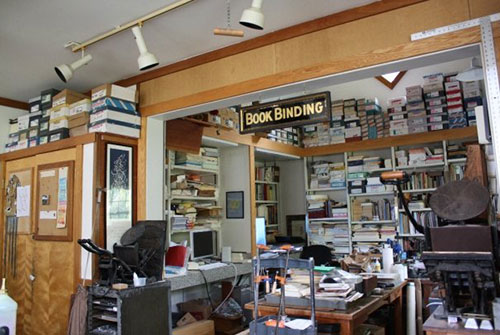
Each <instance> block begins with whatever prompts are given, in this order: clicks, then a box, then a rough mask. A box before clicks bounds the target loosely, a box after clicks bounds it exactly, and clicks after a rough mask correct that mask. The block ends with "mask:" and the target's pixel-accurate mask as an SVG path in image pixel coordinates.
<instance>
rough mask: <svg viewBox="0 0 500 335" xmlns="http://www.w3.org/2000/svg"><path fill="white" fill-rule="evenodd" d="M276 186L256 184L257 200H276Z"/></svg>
mask: <svg viewBox="0 0 500 335" xmlns="http://www.w3.org/2000/svg"><path fill="white" fill-rule="evenodd" d="M277 188H278V185H275V184H256V185H255V194H256V200H257V201H276V200H277Z"/></svg>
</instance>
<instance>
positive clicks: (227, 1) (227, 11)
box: [226, 0, 231, 29]
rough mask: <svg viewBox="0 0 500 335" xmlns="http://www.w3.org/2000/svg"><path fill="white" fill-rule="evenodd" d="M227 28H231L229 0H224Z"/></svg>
mask: <svg viewBox="0 0 500 335" xmlns="http://www.w3.org/2000/svg"><path fill="white" fill-rule="evenodd" d="M226 15H227V29H231V0H226Z"/></svg>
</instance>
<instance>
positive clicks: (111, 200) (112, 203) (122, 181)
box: [106, 144, 133, 250]
mask: <svg viewBox="0 0 500 335" xmlns="http://www.w3.org/2000/svg"><path fill="white" fill-rule="evenodd" d="M106 157H107V159H106V248H107V249H108V250H112V248H113V244H114V243H116V242H118V241H119V240H120V238H121V236H122V235H123V233H124V232H125V231H126V230H127V229H129V228H130V227H132V159H133V157H132V148H131V147H128V146H123V145H116V144H108V145H107V146H106Z"/></svg>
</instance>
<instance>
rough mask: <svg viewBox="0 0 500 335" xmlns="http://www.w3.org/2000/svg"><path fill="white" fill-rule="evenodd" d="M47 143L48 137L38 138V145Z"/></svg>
mask: <svg viewBox="0 0 500 335" xmlns="http://www.w3.org/2000/svg"><path fill="white" fill-rule="evenodd" d="M48 142H49V135H41V136H40V137H39V138H38V145H42V144H45V143H48Z"/></svg>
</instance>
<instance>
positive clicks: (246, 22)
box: [240, 0, 264, 30]
mask: <svg viewBox="0 0 500 335" xmlns="http://www.w3.org/2000/svg"><path fill="white" fill-rule="evenodd" d="M262 2H263V0H253V1H252V7H250V8H247V9H245V10H244V11H243V14H242V15H241V19H240V24H241V25H243V26H245V27H248V28H252V29H258V30H262V29H264V13H262Z"/></svg>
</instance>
